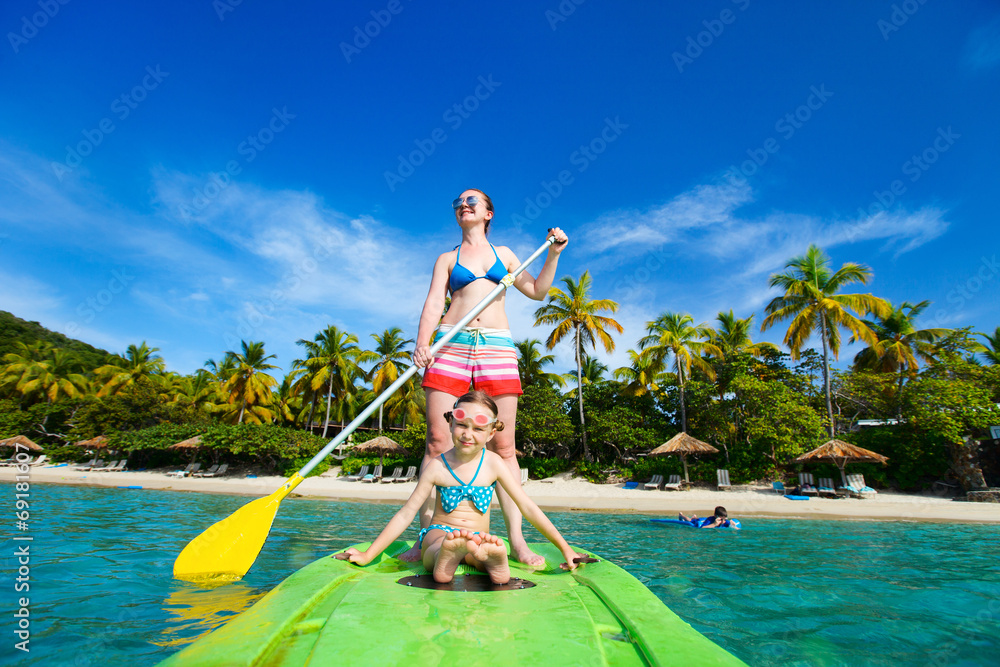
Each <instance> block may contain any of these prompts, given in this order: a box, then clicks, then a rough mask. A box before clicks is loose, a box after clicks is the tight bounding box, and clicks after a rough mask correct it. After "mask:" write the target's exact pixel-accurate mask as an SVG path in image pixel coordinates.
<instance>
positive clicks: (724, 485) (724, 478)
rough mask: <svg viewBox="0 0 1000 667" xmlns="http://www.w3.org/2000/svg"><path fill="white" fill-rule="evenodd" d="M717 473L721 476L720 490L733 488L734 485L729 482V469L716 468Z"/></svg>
mask: <svg viewBox="0 0 1000 667" xmlns="http://www.w3.org/2000/svg"><path fill="white" fill-rule="evenodd" d="M715 474H716V476H717V477H718V478H719V483H718V487H719V491H728V490H729V489H731V488H733V487H732V485H731V484H730V483H729V471H728V470H716V471H715Z"/></svg>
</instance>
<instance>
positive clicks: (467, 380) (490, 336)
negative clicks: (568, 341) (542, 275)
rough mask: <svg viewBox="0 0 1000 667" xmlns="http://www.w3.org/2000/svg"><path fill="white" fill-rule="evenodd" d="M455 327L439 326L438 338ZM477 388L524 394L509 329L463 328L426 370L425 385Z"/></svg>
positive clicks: (452, 390)
mask: <svg viewBox="0 0 1000 667" xmlns="http://www.w3.org/2000/svg"><path fill="white" fill-rule="evenodd" d="M450 329H451V326H450V325H448V324H442V325H440V326H438V328H437V331H436V332H435V333H434V341H437V340H438V339H439V338H441V336H443V335H444V334H445V333H446V332H448V331H449V330H450ZM470 384H471V385H472V388H473V389H479V390H481V391H485V392H486V393H487V394H489V395H490V396H503V395H505V394H515V395H517V396H520V395H521V394H522V393H524V392H522V391H521V377H520V376H519V375H518V372H517V348H515V347H514V339H513V338H511V336H510V331H509V330H507V329H486V328H472V329H465V330H463V331H460V332H459V333H458V334H456V335H455V337H454V338H452V339H451V340H450V341H448V344H447V345H445V346H444V347H443V348H441V349H440V350H438V353H437V356H436V357H434V362H433V363H432V364H431V365H430V366H428V367H427V369H426V370H425V371H424V381H423V383H422V386H423V387H424V388H425V389H426V388H430V389H439V390H441V391H444V392H447V393H449V394H451V395H452V396H461V395H462V394H464V393H466V392H467V391H469V385H470Z"/></svg>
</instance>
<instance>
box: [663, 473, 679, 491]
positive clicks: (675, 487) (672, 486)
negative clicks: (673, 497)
mask: <svg viewBox="0 0 1000 667" xmlns="http://www.w3.org/2000/svg"><path fill="white" fill-rule="evenodd" d="M683 483H684V482H682V481H681V476H680V475H671V476H670V479H668V480H667V483H666V484H664V485H663V490H664V491H680V490H681V484H683Z"/></svg>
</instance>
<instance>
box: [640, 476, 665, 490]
mask: <svg viewBox="0 0 1000 667" xmlns="http://www.w3.org/2000/svg"><path fill="white" fill-rule="evenodd" d="M644 488H646V489H662V488H663V475H653V479H651V480H649V481H648V482H646V486H645V487H644Z"/></svg>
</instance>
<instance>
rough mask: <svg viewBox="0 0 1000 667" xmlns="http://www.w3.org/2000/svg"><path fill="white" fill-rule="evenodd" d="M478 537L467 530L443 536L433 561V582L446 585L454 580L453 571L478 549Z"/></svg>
mask: <svg viewBox="0 0 1000 667" xmlns="http://www.w3.org/2000/svg"><path fill="white" fill-rule="evenodd" d="M478 537H479V536H478V535H473V534H472V533H471V532H469V531H468V530H464V529H463V530H456V531H453V532H451V533H448V534H447V535H445V538H444V540H443V541H442V542H441V550H440V551H438V554H437V558H436V559H435V560H434V572H433V574H434V581H436V582H438V583H439V584H446V583H448V582H449V581H451V580H452V579H454V578H455V570H457V569H458V566H459V565H461V564H462V561H464V560H465V557H466V556H467V555H469V554H470V553H473V552H475V551H476V550H477V549H479V542H478V540H477V539H475V538H478Z"/></svg>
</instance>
